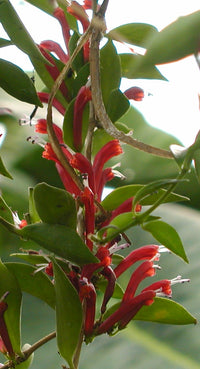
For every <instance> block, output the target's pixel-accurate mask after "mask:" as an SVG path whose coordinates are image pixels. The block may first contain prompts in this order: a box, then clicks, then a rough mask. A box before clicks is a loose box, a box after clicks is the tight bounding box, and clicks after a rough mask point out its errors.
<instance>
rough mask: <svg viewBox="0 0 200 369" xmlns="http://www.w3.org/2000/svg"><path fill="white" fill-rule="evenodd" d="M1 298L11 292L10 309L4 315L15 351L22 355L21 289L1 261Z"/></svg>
mask: <svg viewBox="0 0 200 369" xmlns="http://www.w3.org/2000/svg"><path fill="white" fill-rule="evenodd" d="M0 280H1V283H0V296H1V297H2V296H3V295H4V294H5V293H6V292H9V294H8V296H7V297H6V299H5V301H6V303H7V304H8V309H7V310H6V311H5V313H4V319H5V323H6V326H7V329H8V333H9V337H10V341H11V344H12V347H13V351H14V352H16V353H17V354H19V355H20V354H21V327H20V321H21V299H22V294H21V289H20V286H19V284H18V281H17V279H16V277H15V276H14V274H13V273H12V272H10V270H9V269H8V268H7V267H6V265H4V264H3V263H2V262H1V261H0Z"/></svg>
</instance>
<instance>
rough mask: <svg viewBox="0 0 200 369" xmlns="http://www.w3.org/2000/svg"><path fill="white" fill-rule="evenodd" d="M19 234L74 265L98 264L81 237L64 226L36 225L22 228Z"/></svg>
mask: <svg viewBox="0 0 200 369" xmlns="http://www.w3.org/2000/svg"><path fill="white" fill-rule="evenodd" d="M18 234H19V235H21V236H22V237H23V238H25V239H30V240H32V241H35V242H36V243H38V244H39V245H40V246H42V247H44V248H45V249H47V250H49V251H50V252H53V253H55V254H56V255H58V256H61V257H63V258H65V259H66V260H69V261H71V262H72V263H75V264H78V265H84V264H89V263H95V262H98V259H96V257H95V256H94V255H93V254H92V253H91V252H90V250H89V249H88V247H87V246H86V245H85V243H84V242H83V241H82V239H81V238H80V236H79V235H78V234H77V233H76V232H75V231H74V230H73V229H71V228H69V227H66V226H64V225H61V224H47V223H35V224H31V225H28V226H26V227H24V228H22V229H21V230H19V231H18Z"/></svg>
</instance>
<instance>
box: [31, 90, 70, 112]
mask: <svg viewBox="0 0 200 369" xmlns="http://www.w3.org/2000/svg"><path fill="white" fill-rule="evenodd" d="M37 94H38V97H39V99H40V101H41V102H42V103H45V104H48V102H49V94H48V93H47V92H38V93H37ZM53 106H54V108H56V109H57V110H58V111H59V113H61V114H62V115H65V110H66V109H65V108H64V106H63V105H62V104H61V103H60V101H58V100H57V99H56V98H55V97H54V99H53Z"/></svg>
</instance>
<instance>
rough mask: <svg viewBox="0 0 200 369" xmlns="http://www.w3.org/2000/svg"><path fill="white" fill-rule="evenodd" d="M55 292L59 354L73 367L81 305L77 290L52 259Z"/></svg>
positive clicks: (78, 335) (79, 325) (78, 337)
mask: <svg viewBox="0 0 200 369" xmlns="http://www.w3.org/2000/svg"><path fill="white" fill-rule="evenodd" d="M52 261H53V268H54V277H55V292H56V326H57V328H56V336H57V344H58V349H59V352H60V354H61V356H62V357H63V358H64V359H65V360H66V361H67V362H68V364H69V366H70V368H72V369H73V368H74V364H73V356H74V353H75V350H76V348H77V345H78V342H79V339H80V332H81V326H82V319H83V314H82V306H81V302H80V300H79V296H78V294H77V291H76V290H75V288H74V287H73V286H72V284H71V282H70V281H69V279H68V278H67V276H66V274H65V273H64V272H63V270H62V269H61V268H60V267H59V266H58V264H57V263H56V261H55V260H53V259H52Z"/></svg>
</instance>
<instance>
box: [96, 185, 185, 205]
mask: <svg viewBox="0 0 200 369" xmlns="http://www.w3.org/2000/svg"><path fill="white" fill-rule="evenodd" d="M143 187H144V186H143V185H137V184H135V185H127V186H123V187H118V188H116V189H114V190H113V191H112V192H111V193H110V194H109V195H108V196H106V197H105V199H104V200H103V201H102V202H101V205H102V206H103V208H104V209H105V210H108V211H112V210H114V209H116V208H117V207H118V206H120V205H121V204H122V203H123V202H124V201H126V200H128V199H129V198H130V197H132V196H135V195H136V193H137V192H138V191H139V190H140V189H142V188H143ZM165 192H166V190H164V189H159V190H156V191H155V192H154V193H152V194H150V195H147V197H146V198H145V199H143V200H142V201H140V204H141V205H152V204H154V202H155V201H156V200H157V199H158V198H159V197H160V196H162V195H163V194H164V193H165ZM186 200H188V198H187V197H185V196H181V195H178V194H176V193H173V192H172V193H170V195H169V196H168V197H167V198H166V199H165V202H175V201H186Z"/></svg>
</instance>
